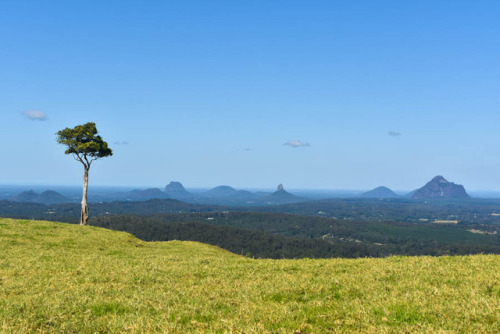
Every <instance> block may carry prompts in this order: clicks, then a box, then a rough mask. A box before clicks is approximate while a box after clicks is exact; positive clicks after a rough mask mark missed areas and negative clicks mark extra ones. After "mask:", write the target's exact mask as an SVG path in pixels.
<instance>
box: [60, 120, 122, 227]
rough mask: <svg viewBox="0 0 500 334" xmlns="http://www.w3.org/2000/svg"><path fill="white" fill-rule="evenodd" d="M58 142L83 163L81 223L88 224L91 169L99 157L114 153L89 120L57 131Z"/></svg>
mask: <svg viewBox="0 0 500 334" xmlns="http://www.w3.org/2000/svg"><path fill="white" fill-rule="evenodd" d="M57 142H58V143H59V144H64V145H66V146H67V147H68V149H67V150H66V152H64V153H65V154H72V155H73V157H74V158H75V160H77V161H80V162H81V163H82V165H83V196H82V213H81V216H80V225H85V224H87V221H88V219H89V207H88V205H87V190H88V187H89V170H90V166H91V165H92V162H94V161H95V160H97V159H99V158H105V157H109V156H111V155H113V151H112V150H111V149H110V148H109V147H108V143H106V142H105V141H104V140H102V138H101V136H99V135H97V128H96V126H95V123H92V122H89V123H86V124H83V125H77V126H75V127H74V128H72V129H71V128H66V129H64V130H61V131H58V132H57Z"/></svg>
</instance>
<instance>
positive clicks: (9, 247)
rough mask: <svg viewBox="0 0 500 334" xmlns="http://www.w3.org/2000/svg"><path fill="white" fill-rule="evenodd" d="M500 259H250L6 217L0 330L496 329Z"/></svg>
mask: <svg viewBox="0 0 500 334" xmlns="http://www.w3.org/2000/svg"><path fill="white" fill-rule="evenodd" d="M498 282H500V256H496V255H488V256H485V255H478V256H466V257H440V258H432V257H390V258H385V259H357V260H345V259H332V260H307V259H306V260H253V259H249V258H245V257H241V256H237V255H234V254H231V253H229V252H226V251H223V250H221V249H218V248H216V247H212V246H207V245H203V244H199V243H194V242H177V241H171V242H161V243H160V242H158V243H147V242H143V241H140V240H138V239H135V238H134V237H132V236H131V235H129V234H126V233H122V232H115V231H109V230H105V229H101V228H96V227H90V226H86V227H81V226H76V225H67V224H60V223H51V222H32V221H19V220H9V219H0V332H7V333H10V332H14V333H25V332H50V333H53V332H65V333H71V332H74V333H76V332H78V333H90V332H152V331H156V332H169V333H186V332H221V333H224V332H245V333H252V332H254V333H262V332H273V333H274V332H278V333H279V332H283V333H293V332H299V333H308V332H311V333H328V332H331V333H334V332H335V333H338V332H357V333H360V332H361V333H363V332H365V333H366V332H370V333H371V332H392V333H400V332H405V331H407V332H463V333H465V332H467V333H472V332H476V333H479V332H482V333H498V332H500V283H498Z"/></svg>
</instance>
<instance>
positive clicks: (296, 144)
mask: <svg viewBox="0 0 500 334" xmlns="http://www.w3.org/2000/svg"><path fill="white" fill-rule="evenodd" d="M283 145H286V146H290V147H293V148H297V147H307V146H311V145H309V143H303V142H301V141H300V140H289V141H287V142H286V143H284V144H283Z"/></svg>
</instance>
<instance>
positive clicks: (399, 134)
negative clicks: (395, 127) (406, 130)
mask: <svg viewBox="0 0 500 334" xmlns="http://www.w3.org/2000/svg"><path fill="white" fill-rule="evenodd" d="M387 134H388V135H389V136H392V137H399V136H401V133H400V132H397V131H389V132H387Z"/></svg>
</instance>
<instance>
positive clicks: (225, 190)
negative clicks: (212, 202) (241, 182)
mask: <svg viewBox="0 0 500 334" xmlns="http://www.w3.org/2000/svg"><path fill="white" fill-rule="evenodd" d="M237 193H238V190H236V189H234V188H233V187H230V186H218V187H215V188H213V189H210V190H209V191H207V192H206V193H205V194H204V195H205V196H208V197H229V196H234V195H236V194H237Z"/></svg>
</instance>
